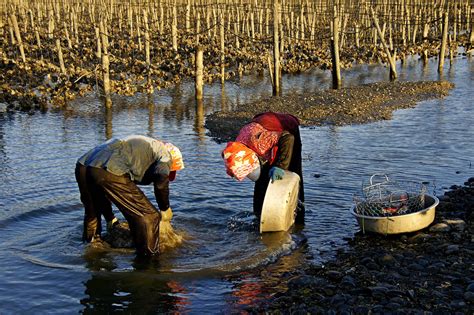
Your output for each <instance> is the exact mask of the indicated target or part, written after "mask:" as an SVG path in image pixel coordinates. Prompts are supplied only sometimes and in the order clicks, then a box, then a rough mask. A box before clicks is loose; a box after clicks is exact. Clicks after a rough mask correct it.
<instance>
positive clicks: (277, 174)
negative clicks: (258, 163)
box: [269, 166, 285, 183]
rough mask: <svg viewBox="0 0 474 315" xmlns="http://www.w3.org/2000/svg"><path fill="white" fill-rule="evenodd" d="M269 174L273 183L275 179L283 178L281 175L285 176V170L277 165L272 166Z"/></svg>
mask: <svg viewBox="0 0 474 315" xmlns="http://www.w3.org/2000/svg"><path fill="white" fill-rule="evenodd" d="M269 176H270V178H271V179H272V183H273V182H274V181H276V180H280V179H283V176H285V171H284V170H283V169H281V168H279V167H276V166H274V167H272V168H271V169H270V173H269Z"/></svg>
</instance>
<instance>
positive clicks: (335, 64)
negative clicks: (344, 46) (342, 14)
mask: <svg viewBox="0 0 474 315" xmlns="http://www.w3.org/2000/svg"><path fill="white" fill-rule="evenodd" d="M332 24H333V32H332V39H331V57H332V88H333V89H339V88H340V87H341V82H342V80H341V64H340V62H339V17H338V16H337V10H336V6H334V18H333V23H332Z"/></svg>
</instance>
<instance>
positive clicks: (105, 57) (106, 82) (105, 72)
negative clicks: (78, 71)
mask: <svg viewBox="0 0 474 315" xmlns="http://www.w3.org/2000/svg"><path fill="white" fill-rule="evenodd" d="M99 31H100V37H101V42H102V80H103V86H104V95H105V107H106V108H110V107H112V101H111V99H110V75H109V52H108V40H107V34H106V29H105V25H104V22H103V20H101V21H100V22H99Z"/></svg>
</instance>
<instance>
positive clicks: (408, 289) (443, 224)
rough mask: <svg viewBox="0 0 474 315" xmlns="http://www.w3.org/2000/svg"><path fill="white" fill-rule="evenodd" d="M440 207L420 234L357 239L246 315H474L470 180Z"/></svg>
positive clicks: (447, 195)
mask: <svg viewBox="0 0 474 315" xmlns="http://www.w3.org/2000/svg"><path fill="white" fill-rule="evenodd" d="M439 199H440V204H439V205H438V207H437V208H436V215H435V220H434V222H433V223H432V224H431V225H430V226H429V227H427V228H426V229H423V230H421V231H417V232H414V233H408V234H401V235H392V236H384V235H378V234H363V233H361V232H358V233H356V235H354V237H353V238H352V239H351V240H350V241H349V242H348V248H347V249H344V250H340V251H338V253H337V254H336V256H335V257H334V259H330V260H329V261H327V262H326V263H324V264H321V265H315V264H312V265H310V266H308V267H307V268H305V269H304V270H299V271H295V272H293V273H292V274H291V275H288V277H286V278H285V279H281V281H282V282H285V281H287V282H288V286H287V287H288V290H287V291H286V292H283V293H279V294H276V295H275V296H273V297H272V299H270V300H269V301H267V302H265V303H264V304H263V305H261V306H260V308H259V309H258V310H256V309H254V310H253V311H252V312H257V313H271V314H280V313H281V314H290V313H291V314H307V313H309V314H473V312H474V237H473V232H474V224H473V222H474V213H473V208H474V177H471V178H469V179H468V181H466V182H465V183H464V186H453V187H451V190H450V191H448V192H446V193H445V194H444V195H443V196H440V197H439Z"/></svg>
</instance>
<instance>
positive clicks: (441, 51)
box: [438, 12, 449, 73]
mask: <svg viewBox="0 0 474 315" xmlns="http://www.w3.org/2000/svg"><path fill="white" fill-rule="evenodd" d="M448 23H449V22H448V12H444V14H443V35H442V41H441V48H440V49H439V58H438V72H439V73H442V72H443V67H444V56H445V53H446V42H447V40H448V26H449V24H448Z"/></svg>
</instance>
